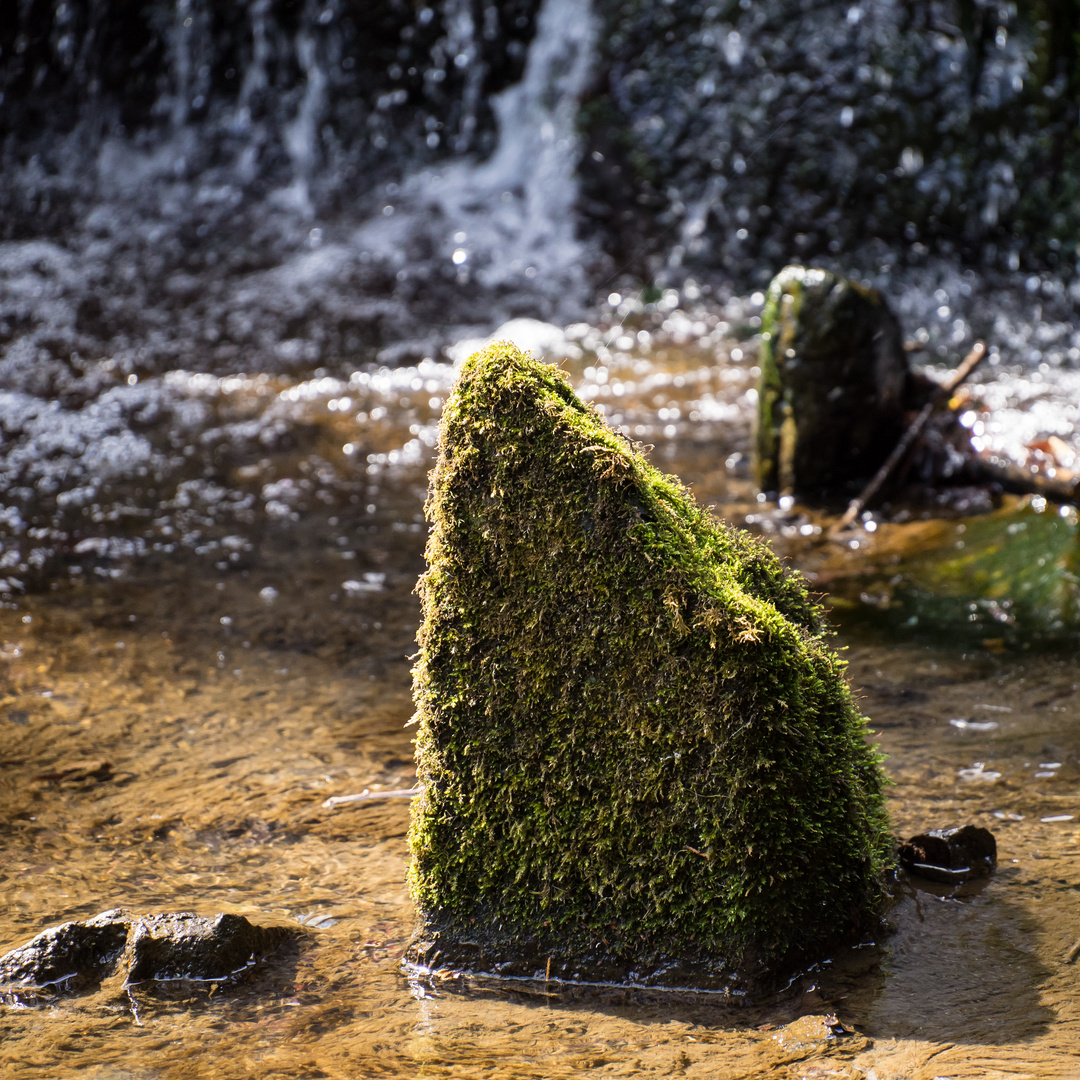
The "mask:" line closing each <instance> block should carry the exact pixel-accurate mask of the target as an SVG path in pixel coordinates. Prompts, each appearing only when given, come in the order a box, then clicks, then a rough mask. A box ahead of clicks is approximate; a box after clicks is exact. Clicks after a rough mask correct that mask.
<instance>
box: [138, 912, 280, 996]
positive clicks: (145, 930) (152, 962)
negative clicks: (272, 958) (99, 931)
mask: <svg viewBox="0 0 1080 1080" xmlns="http://www.w3.org/2000/svg"><path fill="white" fill-rule="evenodd" d="M287 936H288V931H287V930H285V929H284V928H282V927H278V926H274V927H263V926H253V925H252V924H251V923H250V922H248V920H247V919H245V918H244V916H243V915H230V914H222V915H214V916H212V917H206V916H203V915H194V914H192V913H191V912H182V913H180V914H177V915H171V914H170V915H143V916H142V917H141V918H138V919H136V920H135V922H134V923H133V924H132V927H131V934H130V935H129V937H128V947H127V955H126V960H127V981H128V983H129V984H131V983H139V982H145V981H146V980H150V979H153V980H156V981H166V980H170V979H193V980H198V981H207V980H212V979H229V978H233V977H235V976H238V975H241V974H243V973H244V972H245V971H246V970H247V969H248V968H249V967H251V965H253V964H254V963H255V962H256V961H258V960H259V959H261V958H262V957H264V956H266V955H267V954H268V953H270V952H273V950H274V949H275V948H277V946H278V945H280V944H281V943H282V941H283V940H284V939H285V938H286V937H287Z"/></svg>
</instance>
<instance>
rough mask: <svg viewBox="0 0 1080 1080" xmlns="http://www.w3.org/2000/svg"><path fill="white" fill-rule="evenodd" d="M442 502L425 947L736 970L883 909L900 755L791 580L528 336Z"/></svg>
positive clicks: (425, 641)
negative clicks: (631, 438)
mask: <svg viewBox="0 0 1080 1080" xmlns="http://www.w3.org/2000/svg"><path fill="white" fill-rule="evenodd" d="M427 513H428V517H429V519H430V522H431V534H430V538H429V541H428V548H427V559H428V569H427V571H426V573H425V574H424V575H423V577H422V578H421V581H420V585H419V592H420V595H421V599H422V605H423V621H422V625H421V629H420V633H419V644H420V652H419V657H418V661H417V664H416V667H415V669H414V693H415V698H416V705H417V719H418V721H419V732H418V737H417V766H418V774H419V779H420V783H421V785H422V794H421V795H420V797H419V798H418V799H417V800H416V801H415V803H414V808H413V819H412V825H411V830H410V842H411V848H412V856H413V861H412V865H411V868H410V884H411V888H412V891H413V896H414V898H415V900H416V903H417V906H418V908H419V911H420V915H421V929H420V932H419V934H418V937H417V943H416V944H414V946H413V947H412V950H411V953H410V955H411V956H412V957H413V958H414V959H417V960H420V961H421V962H426V963H432V964H436V965H446V964H452V965H462V964H464V965H468V966H473V967H479V968H483V969H486V970H489V971H491V970H497V971H501V972H516V973H519V974H534V973H536V972H539V973H540V974H553V975H554V974H558V975H565V976H568V977H584V978H597V977H603V978H609V977H610V978H629V979H639V980H644V981H649V980H654V981H658V982H671V981H673V980H674V981H678V982H681V983H683V984H685V983H686V981H687V980H690V981H695V982H696V983H697V984H698V985H705V984H706V983H709V980H710V979H712V980H713V983H712V984H716V983H715V980H716V979H722V978H726V977H727V976H729V975H731V974H732V973H733V972H734V971H736V969H740V968H741V969H743V970H745V969H746V968H747V967H748V966H752V965H755V964H762V963H764V964H779V965H782V964H784V963H785V962H787V961H792V960H794V959H796V958H800V957H804V956H806V955H807V954H809V953H812V952H813V951H814V950H815V949H819V948H821V947H824V945H825V944H826V943H828V942H832V941H835V940H837V938H839V937H842V936H843V935H844V934H845V933H848V932H850V931H852V930H854V929H855V928H856V927H859V926H861V925H864V924H865V923H866V922H867V920H868V919H872V918H873V917H874V915H875V913H876V911H877V909H878V907H879V904H880V902H881V899H882V879H883V871H884V869H885V867H886V865H887V863H888V862H889V859H890V855H889V851H890V842H889V837H888V832H887V820H886V815H885V810H884V803H883V796H882V785H883V776H882V772H881V769H880V763H879V755H878V754H877V752H876V751H875V750H874V749H873V748H871V747H870V746H869V745H868V744H867V743H866V741H865V734H866V732H865V721H864V719H863V718H862V717H861V716H860V715H859V713H858V711H857V709H856V708H855V706H854V704H853V702H852V699H851V695H850V692H849V690H848V686H847V684H846V682H845V679H844V675H843V668H844V665H843V663H842V662H841V661H840V660H839V659H838V657H837V656H836V654H835V653H834V652H833V651H832V650H831V649H830V648H829V647H828V645H827V644H826V641H825V638H826V636H827V631H826V629H825V627H824V625H823V622H822V616H821V611H820V609H819V608H818V606H817V605H816V604H814V603H813V602H812V601H811V600H810V599H809V597H808V595H807V591H806V586H805V584H804V582H803V580H802V579H801V578H800V577H799V576H798V575H797V574H794V573H791V572H789V571H787V570H785V569H784V568H783V567H782V566H781V564H780V562H779V561H778V560H777V559H776V557H775V556H774V555H773V554H772V553H771V552H770V551H769V550H768V549H767V548H766V547H765V546H763V545H761V544H759V543H758V542H757V541H755V540H753V539H751V538H750V537H748V536H747V535H746V534H744V533H740V532H737V531H735V530H731V529H728V528H727V527H725V526H723V525H720V524H718V523H716V522H715V521H714V520H713V519H711V518H710V517H709V515H708V514H707V513H706V512H705V511H704V510H702V509H701V508H699V507H698V506H697V505H696V503H695V502H694V500H693V498H692V496H691V495H690V494H689V492H687V491H686V489H685V488H683V487H682V486H681V485H680V484H679V482H678V481H677V480H675V479H674V478H672V477H670V476H665V475H663V474H661V473H660V472H658V471H657V470H656V469H655V468H653V467H652V466H651V465H650V464H649V463H648V462H647V461H646V460H645V458H644V456H643V455H642V454H641V453H640V452H639V451H638V450H637V449H636V448H635V447H633V446H632V445H631V444H630V443H629V442H628V441H627V440H626V439H625V438H623V437H622V436H620V435H618V434H616V433H615V432H614V431H612V430H611V429H610V428H609V427H608V426H607V425H606V424H605V422H604V420H603V418H602V417H601V416H600V415H599V413H598V412H597V411H596V410H594V409H593V408H591V407H589V406H587V405H585V404H583V403H582V402H581V401H580V400H578V398H577V397H576V396H575V395H574V393H573V391H572V390H571V389H570V387H569V385H568V384H567V381H566V379H565V378H564V376H563V375H562V373H561V372H559V371H558V370H556V369H554V368H551V367H548V366H546V365H544V364H541V363H538V362H536V361H534V360H532V359H530V358H528V357H526V356H525V355H523V354H522V353H521V352H519V351H518V350H517V349H516V348H515V347H514V346H513V345H510V344H509V343H506V342H500V343H496V344H494V345H491V346H489V347H488V348H487V349H485V350H484V351H482V352H480V353H477V354H476V355H474V356H473V357H472V358H471V359H470V360H469V361H468V362H467V363H466V364H465V365H464V367H463V369H462V372H461V375H460V378H459V380H458V383H457V386H456V388H455V390H454V392H453V394H452V396H451V397H450V399H449V400H448V402H447V404H446V407H445V411H444V416H443V421H442V428H441V445H440V454H439V459H438V463H437V466H436V468H435V471H434V473H433V478H432V490H431V494H430V498H429V502H428V507H427ZM545 960H546V964H545Z"/></svg>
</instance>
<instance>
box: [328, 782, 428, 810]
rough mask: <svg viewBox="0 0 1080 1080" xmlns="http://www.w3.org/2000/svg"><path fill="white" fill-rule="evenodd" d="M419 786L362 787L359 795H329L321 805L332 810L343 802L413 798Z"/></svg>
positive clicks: (417, 793)
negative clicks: (377, 788)
mask: <svg viewBox="0 0 1080 1080" xmlns="http://www.w3.org/2000/svg"><path fill="white" fill-rule="evenodd" d="M421 790H422V789H421V788H418V787H414V788H396V789H395V790H394V791H369V790H368V789H367V788H364V790H363V791H361V792H360V794H359V795H331V796H330V798H329V799H327V800H326V802H324V803H323V807H324V808H325V809H327V810H332V809H333V808H334V807H335V806H343V805H344V804H345V803H354V802H375V801H376V800H378V799H415V798H416V796H417V795H419V794H420V792H421Z"/></svg>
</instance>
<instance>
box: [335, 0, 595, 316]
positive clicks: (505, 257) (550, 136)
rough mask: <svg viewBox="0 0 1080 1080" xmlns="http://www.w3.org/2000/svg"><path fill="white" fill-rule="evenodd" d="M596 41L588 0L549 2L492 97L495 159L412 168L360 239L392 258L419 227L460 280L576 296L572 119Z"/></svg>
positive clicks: (581, 270)
mask: <svg viewBox="0 0 1080 1080" xmlns="http://www.w3.org/2000/svg"><path fill="white" fill-rule="evenodd" d="M595 37H596V24H595V19H594V16H593V12H592V9H591V5H590V4H589V3H587V2H586V3H582V2H581V0H544V3H543V4H542V6H541V8H540V11H539V13H538V16H537V25H536V36H535V37H534V39H533V41H532V44H531V46H530V48H529V52H528V57H527V59H526V64H525V71H524V76H523V78H522V80H521V82H520V83H518V84H516V85H514V86H511V87H508V88H507V89H505V90H503V91H502V92H501V93H499V94H497V95H495V96H494V98H493V101H492V106H493V109H494V112H495V115H496V118H497V122H498V141H497V144H496V148H495V150H494V152H493V153H492V155H491V156H490V157H489V158H488V159H487V160H486V161H473V160H468V159H456V160H451V161H449V162H446V163H443V164H441V165H439V166H436V167H429V168H426V169H422V170H420V171H419V172H417V173H415V174H413V175H412V176H411V177H409V178H408V179H407V180H405V181H404V183H403V184H402V185H401V188H400V197H399V198H398V199H397V200H396V201H395V202H394V203H391V204H388V208H389V207H392V209H388V210H384V213H389V214H390V217H389V220H387V219H386V218H383V219H376V220H374V221H372V222H369V223H368V224H366V225H365V226H363V227H362V228H361V229H360V230H359V231H358V233H357V234H356V237H355V242H356V243H357V244H358V245H359V246H360V247H361V248H362V249H364V250H365V251H366V252H369V253H370V254H371V255H373V256H375V257H380V256H387V255H388V254H389V250H390V248H391V247H393V246H396V245H399V244H400V243H401V240H402V237H403V236H405V235H406V234H413V235H415V232H416V231H417V230H421V231H423V232H424V233H425V234H426V235H427V236H428V237H429V238H430V240H431V241H432V242H433V244H434V246H435V247H436V249H437V250H438V251H439V253H440V256H441V257H442V258H443V259H445V260H446V261H447V263H448V264H450V265H452V266H454V267H455V268H456V277H457V281H458V283H459V284H460V285H467V284H471V283H475V284H478V285H479V286H481V287H482V288H484V289H491V290H507V289H515V288H523V289H527V290H528V292H530V293H531V294H534V295H539V296H540V297H546V298H547V303H548V307H549V309H550V308H551V305H552V304H554V305H555V306H556V308H557V309H561V308H562V306H563V305H564V304H565V302H566V300H567V298H571V299H572V301H574V302H580V301H581V300H582V299H583V298H584V294H585V291H586V278H585V266H584V263H585V261H586V257H587V253H586V252H585V250H584V248H583V245H582V244H581V242H580V241H579V240H578V239H577V237H576V235H575V215H574V206H575V202H576V198H577V178H576V171H577V163H578V158H579V153H580V146H579V142H580V140H579V137H578V134H577V130H576V118H577V113H578V108H579V103H580V100H581V95H582V93H583V91H584V89H585V86H586V81H587V79H588V77H589V73H590V63H591V60H592V57H593V48H594V42H595ZM466 55H467V54H466ZM541 306H543V303H542V304H541ZM548 314H551V311H550V310H549V312H548Z"/></svg>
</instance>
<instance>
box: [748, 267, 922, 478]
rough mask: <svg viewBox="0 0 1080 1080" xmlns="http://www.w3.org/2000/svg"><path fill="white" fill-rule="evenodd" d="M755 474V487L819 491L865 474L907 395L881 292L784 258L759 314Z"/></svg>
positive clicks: (897, 426) (908, 381)
mask: <svg viewBox="0 0 1080 1080" xmlns="http://www.w3.org/2000/svg"><path fill="white" fill-rule="evenodd" d="M760 367H761V382H760V386H759V388H758V416H757V429H756V434H755V440H754V443H755V445H754V455H755V472H756V474H757V481H758V484H759V486H760V487H761V489H762V490H763V491H782V492H785V493H792V494H799V495H822V494H827V493H829V492H838V491H843V490H844V488H845V486H846V485H849V484H851V483H852V482H855V481H865V480H868V479H869V478H870V477H871V476H873V474H874V472H875V471H876V470H877V468H878V466H879V465H881V463H882V462H883V461H884V460H885V458H886V457H888V455H889V452H890V451H891V450H892V449H893V447H894V446H895V445H896V442H897V440H898V439H899V438H900V436H901V434H903V431H904V408H905V406H906V405H907V404H908V403H909V400H910V399H911V398H912V397H913V395H914V394H915V393H916V389H917V388H916V385H915V381H914V377H913V376H912V375H911V374H910V372H909V370H908V365H907V360H906V358H905V356H904V347H903V341H902V338H901V336H900V325H899V323H897V321H896V318H895V316H894V315H893V314H892V312H891V311H889V309H888V307H887V306H886V304H885V300H884V298H883V297H882V296H881V294H880V293H879V292H878V291H877V290H876V289H870V288H867V287H865V286H863V285H860V284H858V283H857V282H854V281H849V280H848V279H847V278H843V277H840V276H839V275H838V274H833V273H831V272H830V271H828V270H817V269H807V268H806V267H803V266H786V267H784V269H783V270H781V271H780V273H779V274H777V275H776V277H775V278H773V281H772V284H771V285H770V286H769V292H768V297H767V299H766V301H765V309H764V311H763V312H762V316H761V352H760Z"/></svg>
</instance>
